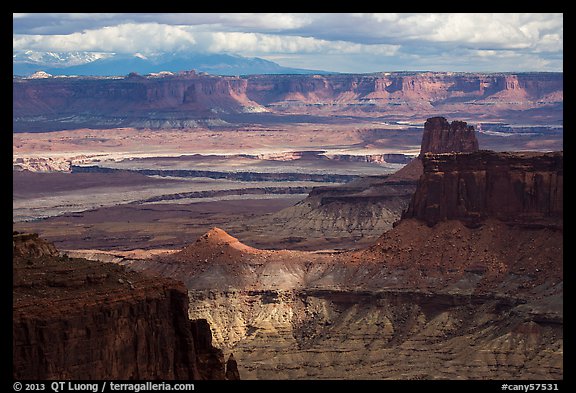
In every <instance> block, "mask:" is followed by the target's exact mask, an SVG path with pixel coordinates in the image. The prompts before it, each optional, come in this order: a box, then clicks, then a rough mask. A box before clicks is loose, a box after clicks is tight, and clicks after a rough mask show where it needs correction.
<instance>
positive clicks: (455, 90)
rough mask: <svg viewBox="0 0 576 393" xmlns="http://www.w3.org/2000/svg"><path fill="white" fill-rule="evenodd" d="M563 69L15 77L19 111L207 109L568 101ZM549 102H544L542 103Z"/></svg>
mask: <svg viewBox="0 0 576 393" xmlns="http://www.w3.org/2000/svg"><path fill="white" fill-rule="evenodd" d="M562 92H563V74H562V73H523V74H451V73H433V72H428V73H402V72H399V73H386V74H384V73H378V74H337V75H322V76H321V75H251V76H246V77H229V76H209V75H196V74H194V73H187V74H182V75H176V76H169V77H163V78H144V77H140V76H129V77H126V78H123V79H102V78H100V79H96V78H48V79H37V80H14V83H13V114H14V116H15V117H18V116H32V115H39V114H50V115H53V114H55V113H75V114H78V113H80V114H82V113H84V112H90V113H100V114H105V113H123V112H126V111H128V112H129V111H150V110H154V109H156V110H170V111H174V110H175V111H179V110H186V111H190V110H195V111H206V110H210V109H212V108H224V109H225V110H227V111H232V112H242V108H243V107H244V106H255V105H270V104H272V105H273V104H277V103H285V102H300V103H306V104H310V103H314V104H317V103H332V104H347V103H352V104H366V103H368V102H370V103H375V104H377V105H404V106H405V105H411V103H412V104H418V105H421V104H422V103H426V105H428V106H429V105H430V104H446V103H450V102H453V103H462V102H467V101H470V100H472V101H474V102H475V104H477V103H476V100H479V99H486V100H488V101H491V103H493V101H494V100H495V101H502V100H504V102H506V103H510V102H515V100H516V101H518V100H522V101H525V100H529V101H531V102H532V103H537V102H540V103H542V102H544V101H546V100H549V101H551V102H561V101H562V99H563V94H562ZM542 100H544V101H542Z"/></svg>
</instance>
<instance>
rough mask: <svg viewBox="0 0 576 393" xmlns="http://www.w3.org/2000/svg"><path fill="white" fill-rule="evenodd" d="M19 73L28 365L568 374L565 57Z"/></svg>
mask: <svg viewBox="0 0 576 393" xmlns="http://www.w3.org/2000/svg"><path fill="white" fill-rule="evenodd" d="M13 86H14V89H13V100H14V105H13V127H14V130H13V131H14V132H13V170H14V172H13V230H14V231H17V232H15V234H14V243H13V244H14V246H13V250H14V260H13V274H14V278H15V279H14V288H13V292H14V303H13V309H14V316H15V318H14V323H13V331H14V348H15V351H14V354H13V362H14V365H15V368H14V373H15V374H14V376H15V378H30V379H34V378H47V379H61V378H72V376H81V377H82V378H86V379H99V378H102V377H103V376H104V375H106V377H107V378H110V377H113V378H118V379H124V378H137V379H154V378H162V379H181V378H184V379H188V378H190V379H237V378H238V377H241V378H242V379H275V380H285V379H378V380H383V379H401V380H405V379H506V380H529V379H537V380H559V379H563V378H564V368H563V152H562V150H563V117H562V116H563V75H562V73H518V74H516V73H499V74H481V73H439V72H390V73H375V74H339V75H249V76H226V77H224V76H219V77H217V76H212V75H208V74H204V73H196V72H193V71H187V72H181V73H177V74H174V75H144V76H142V75H137V74H130V75H128V76H126V77H109V78H100V77H46V78H35V79H28V78H14V79H13ZM448 118H450V119H458V120H452V121H448V120H447V119H448ZM31 233H37V234H39V235H33V234H31ZM42 239H45V240H42ZM24 244H25V245H24ZM96 314H98V315H103V316H102V317H101V318H95V317H94V315H96ZM128 325H129V326H137V332H138V336H139V337H145V339H144V340H140V339H137V338H135V337H134V332H133V331H132V330H131V329H128V328H127V326H128ZM158 329H160V330H161V331H162V332H165V333H162V334H159V333H158ZM160 337H162V339H161V340H160V339H159V338H160ZM65 347H66V348H72V349H71V351H72V352H70V353H71V354H72V355H71V356H69V355H66V356H64V355H63V354H64V353H66V354H68V350H65V349H64V348H65ZM85 348H90V349H93V350H91V351H88V352H87V351H86V350H85ZM88 353H92V355H90V354H88ZM101 359H108V360H110V361H109V362H108V361H107V362H106V364H103V362H102V360H101ZM226 359H228V362H226V361H225V360H226ZM226 363H229V364H230V368H229V369H226Z"/></svg>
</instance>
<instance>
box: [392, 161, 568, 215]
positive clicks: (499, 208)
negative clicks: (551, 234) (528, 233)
mask: <svg viewBox="0 0 576 393" xmlns="http://www.w3.org/2000/svg"><path fill="white" fill-rule="evenodd" d="M423 163H424V175H423V177H422V178H421V179H420V181H419V183H418V187H417V190H416V192H415V194H414V196H413V198H412V201H411V203H410V206H409V207H408V210H407V211H406V213H405V214H404V215H403V218H417V219H420V220H423V221H426V222H427V223H428V224H429V225H434V224H435V223H437V222H438V221H441V220H453V219H457V220H463V221H466V222H470V223H476V222H477V221H478V220H481V219H484V218H486V217H496V218H498V219H501V220H503V221H506V222H511V223H512V222H514V223H520V224H522V223H524V224H538V223H546V222H549V221H551V222H553V223H555V224H557V223H558V222H559V221H561V220H562V212H563V189H564V187H563V184H564V183H563V153H562V152H553V153H538V154H537V153H528V152H527V153H495V152H490V151H479V152H475V153H463V154H426V155H424V158H423Z"/></svg>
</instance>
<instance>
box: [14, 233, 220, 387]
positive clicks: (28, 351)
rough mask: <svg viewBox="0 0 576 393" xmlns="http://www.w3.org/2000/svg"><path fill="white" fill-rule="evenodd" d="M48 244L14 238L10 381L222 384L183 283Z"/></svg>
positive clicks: (215, 355) (215, 354)
mask: <svg viewBox="0 0 576 393" xmlns="http://www.w3.org/2000/svg"><path fill="white" fill-rule="evenodd" d="M36 243H37V244H36ZM46 244H49V243H47V242H45V241H43V240H42V239H39V238H38V237H34V236H25V235H23V234H16V235H15V236H14V247H13V249H14V259H13V285H14V287H13V321H12V337H13V341H12V342H13V355H12V360H13V361H12V364H13V377H14V379H16V380H22V379H25V380H35V379H90V380H97V379H140V380H151V379H166V380H197V379H225V362H224V358H223V355H222V351H220V350H219V349H217V348H214V347H213V346H212V345H211V332H210V326H209V325H208V324H207V323H205V324H202V323H198V322H195V321H192V322H191V321H190V320H189V319H188V306H189V299H188V292H187V289H186V287H185V286H184V284H182V283H180V282H178V281H175V280H170V279H163V278H159V277H154V278H149V277H146V276H144V275H142V274H140V273H136V272H133V271H128V270H126V269H125V268H124V267H121V266H117V265H114V264H104V263H100V262H93V261H87V260H84V259H75V258H74V259H72V258H68V257H58V256H57V255H55V254H54V250H55V249H54V247H53V245H52V247H46ZM26 248H29V249H31V250H33V252H25V249H26ZM207 342H208V344H207Z"/></svg>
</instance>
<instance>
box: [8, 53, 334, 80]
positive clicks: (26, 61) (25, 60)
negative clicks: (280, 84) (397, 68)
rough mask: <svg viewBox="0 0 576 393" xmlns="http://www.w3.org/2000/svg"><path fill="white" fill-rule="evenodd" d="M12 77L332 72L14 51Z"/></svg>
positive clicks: (214, 57)
mask: <svg viewBox="0 0 576 393" xmlns="http://www.w3.org/2000/svg"><path fill="white" fill-rule="evenodd" d="M12 64H13V75H18V76H29V75H32V74H34V73H35V72H38V71H44V72H47V73H48V74H51V75H86V76H87V75H92V76H116V75H127V74H129V73H131V72H136V73H138V74H142V75H145V74H150V73H158V72H162V71H170V72H178V71H189V70H196V71H200V72H207V73H209V74H213V75H249V74H328V73H333V72H327V71H320V70H308V69H302V68H290V67H283V66H281V65H279V64H278V63H275V62H273V61H269V60H265V59H261V58H258V57H251V58H248V57H243V56H239V55H234V54H200V53H162V54H157V55H142V54H140V53H135V54H119V53H105V52H37V51H30V50H27V51H13V61H12Z"/></svg>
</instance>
